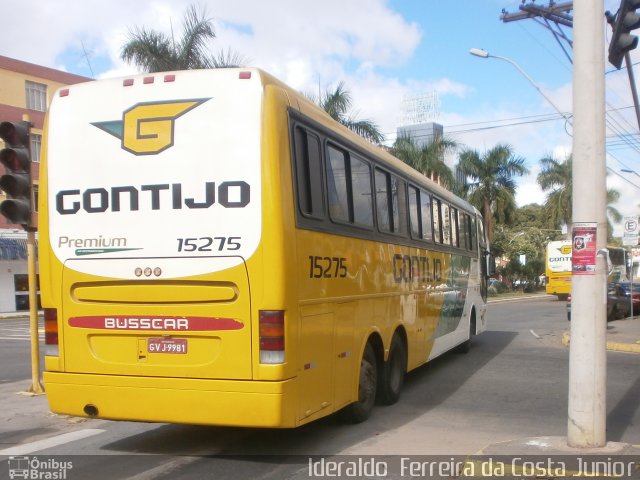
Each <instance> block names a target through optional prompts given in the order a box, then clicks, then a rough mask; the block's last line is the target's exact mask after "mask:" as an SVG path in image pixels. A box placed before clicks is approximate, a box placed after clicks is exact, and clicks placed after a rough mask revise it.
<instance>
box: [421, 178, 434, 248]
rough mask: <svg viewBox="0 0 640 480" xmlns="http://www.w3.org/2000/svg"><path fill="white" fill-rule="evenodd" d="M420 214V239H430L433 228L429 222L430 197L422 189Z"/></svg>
mask: <svg viewBox="0 0 640 480" xmlns="http://www.w3.org/2000/svg"><path fill="white" fill-rule="evenodd" d="M420 214H421V215H422V239H423V240H431V238H432V236H431V233H432V228H433V224H432V223H431V198H430V197H429V194H428V193H427V192H425V191H424V190H420Z"/></svg>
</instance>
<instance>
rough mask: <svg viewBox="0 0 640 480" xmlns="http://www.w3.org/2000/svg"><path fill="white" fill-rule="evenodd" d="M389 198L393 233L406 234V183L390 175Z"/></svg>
mask: <svg viewBox="0 0 640 480" xmlns="http://www.w3.org/2000/svg"><path fill="white" fill-rule="evenodd" d="M391 200H392V206H393V208H392V212H393V233H397V234H400V235H405V236H406V235H407V217H408V215H407V184H406V183H405V181H404V180H400V179H399V178H398V177H396V176H395V175H391Z"/></svg>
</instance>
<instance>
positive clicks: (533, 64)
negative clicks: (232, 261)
mask: <svg viewBox="0 0 640 480" xmlns="http://www.w3.org/2000/svg"><path fill="white" fill-rule="evenodd" d="M191 3H196V4H197V5H200V6H203V7H204V8H206V11H207V13H208V15H209V16H210V17H211V18H212V19H213V21H214V25H215V29H216V34H217V38H216V39H215V40H214V41H213V42H212V43H211V46H210V48H211V50H212V51H214V52H217V51H221V50H222V51H226V50H228V49H229V48H230V49H231V50H232V51H234V52H236V53H238V54H239V55H241V56H242V57H243V58H244V59H245V60H246V65H247V66H255V67H259V68H262V69H264V70H266V71H268V72H269V73H271V74H273V75H275V76H276V77H278V78H279V79H281V80H282V81H284V82H285V83H287V84H289V85H290V86H291V87H293V88H296V89H298V90H300V91H302V92H309V93H311V92H318V91H319V90H320V91H324V90H327V89H333V88H335V87H336V85H337V84H338V83H339V82H345V86H346V88H347V90H349V92H350V93H351V94H352V97H353V104H354V108H353V111H352V113H353V114H354V115H355V116H356V117H357V118H358V119H369V120H372V121H374V122H375V123H377V124H378V126H379V127H380V129H381V131H382V132H384V134H385V135H386V137H387V139H388V141H389V142H392V141H393V139H394V138H395V132H396V129H397V127H398V125H400V124H401V123H403V122H404V123H406V122H407V118H406V114H404V113H403V112H404V110H403V98H406V97H407V96H409V97H411V96H413V97H415V96H419V95H432V96H433V95H434V92H435V98H437V102H435V104H434V107H435V108H434V109H433V111H432V117H431V120H432V121H435V122H437V123H439V124H441V125H443V127H444V134H445V136H447V137H448V138H450V139H452V140H455V141H456V142H458V143H459V144H460V145H461V146H462V148H470V149H474V150H477V151H478V152H479V153H480V154H483V153H484V152H486V151H487V150H489V149H491V148H493V147H495V146H496V145H498V144H509V145H511V146H512V148H513V151H514V153H515V155H517V156H520V157H522V158H524V159H525V164H526V165H527V167H528V169H529V171H530V173H529V174H528V175H527V176H525V177H523V178H521V179H519V180H518V189H517V195H516V200H517V202H518V204H519V205H520V206H522V205H526V204H529V203H539V204H542V203H544V201H545V193H544V192H542V191H541V190H540V188H539V187H538V186H537V183H536V176H537V174H538V173H539V172H540V164H539V160H540V159H541V158H543V157H548V156H553V157H554V158H556V159H558V160H563V159H564V158H566V156H567V155H569V154H570V153H571V145H572V137H571V125H570V124H567V121H566V120H565V119H564V118H563V117H562V116H561V115H560V114H558V111H561V112H565V117H569V116H570V112H571V106H572V105H571V104H572V101H571V98H572V93H571V92H572V88H571V82H572V67H571V63H570V61H569V59H568V56H567V54H566V53H565V52H564V51H563V50H562V48H561V47H560V44H559V42H558V41H557V40H556V39H555V38H554V36H553V35H552V34H551V33H550V32H549V30H548V29H546V28H545V27H544V26H543V25H541V24H540V23H538V22H536V21H535V20H531V19H527V20H520V21H516V22H508V23H504V22H502V21H501V20H500V15H501V12H502V11H503V9H504V10H505V11H507V12H509V13H515V12H518V6H519V4H520V3H521V2H520V0H458V1H456V2H450V1H442V0H323V1H322V2H317V1H312V0H270V1H263V0H234V1H232V2H230V1H228V0H135V1H132V0H109V1H108V2H105V1H104V0H48V1H46V2H42V1H39V0H21V2H19V3H18V2H16V3H14V4H13V5H12V12H13V13H12V14H11V17H12V18H14V19H25V21H13V22H9V21H6V20H5V22H4V25H3V28H2V29H0V55H5V56H8V57H12V58H16V59H19V60H23V61H27V62H31V63H36V64H39V65H44V66H48V67H52V68H56V69H60V70H64V71H68V72H71V73H75V74H79V75H84V76H88V77H93V78H98V79H99V78H110V77H120V76H126V75H131V74H133V73H138V72H137V69H136V67H135V66H133V65H128V64H126V63H124V62H123V61H122V60H120V49H121V47H122V45H123V44H124V43H125V42H126V40H127V35H128V34H129V32H130V31H131V30H132V29H134V28H135V27H145V28H148V29H154V30H158V31H163V32H166V33H167V34H171V32H173V34H174V35H175V36H176V37H179V36H180V33H181V25H182V17H183V13H184V11H185V8H186V7H187V6H188V5H189V4H191ZM538 4H542V5H546V4H547V2H545V1H542V0H538ZM618 6H619V0H604V7H605V8H606V9H609V10H612V11H613V12H615V11H616V10H617V8H618ZM27 19H28V20H27ZM603 28H606V30H605V32H606V36H605V39H606V42H607V44H608V40H609V38H610V29H609V27H606V26H605V20H604V18H603ZM563 31H564V33H565V35H567V36H568V37H569V38H571V37H572V32H571V29H567V28H565V29H564V30H563ZM564 45H565V48H567V49H568V50H569V51H568V54H569V56H570V55H571V52H570V48H569V47H567V45H566V44H564ZM471 48H482V49H484V50H486V51H488V52H489V53H490V54H492V55H496V56H500V57H505V58H506V59H508V60H509V61H507V60H502V59H498V58H491V57H490V58H478V57H475V56H472V55H470V54H469V49H471ZM636 56H639V57H640V53H637V51H634V52H633V54H632V58H633V59H634V60H635V59H636ZM514 63H515V65H514ZM605 70H606V73H605V79H606V99H607V106H606V108H607V111H608V113H607V167H608V171H609V176H608V178H607V186H608V188H610V189H615V190H617V191H618V192H620V194H621V199H620V201H619V202H618V203H617V204H614V207H616V208H617V209H618V210H619V211H620V213H622V214H623V215H625V216H629V215H638V214H639V213H640V195H639V193H640V155H639V152H640V149H639V146H640V144H639V138H638V121H637V119H636V118H635V115H634V109H633V108H632V105H633V101H632V97H631V93H630V88H629V80H628V77H627V73H626V71H625V70H620V71H615V68H614V67H612V66H611V65H609V64H608V63H607V64H606V68H605ZM0 88H1V87H0ZM540 92H542V93H540ZM549 101H550V102H549ZM623 169H624V170H631V171H632V172H636V173H623V172H621V170H623ZM615 233H616V234H617V235H620V234H621V233H622V229H621V226H620V225H618V226H617V227H616V229H615Z"/></svg>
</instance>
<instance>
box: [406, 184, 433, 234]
mask: <svg viewBox="0 0 640 480" xmlns="http://www.w3.org/2000/svg"><path fill="white" fill-rule="evenodd" d="M409 223H410V227H411V237H412V238H416V239H419V240H431V228H432V225H431V202H430V200H429V194H428V193H426V192H425V191H424V190H420V189H418V188H416V187H413V186H410V187H409Z"/></svg>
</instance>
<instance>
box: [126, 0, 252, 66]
mask: <svg viewBox="0 0 640 480" xmlns="http://www.w3.org/2000/svg"><path fill="white" fill-rule="evenodd" d="M215 37H216V33H215V30H214V28H213V20H212V19H211V18H208V17H207V12H206V10H205V9H204V8H201V9H198V8H196V7H195V6H194V5H190V6H189V7H187V10H186V11H185V14H184V18H183V21H182V38H181V39H180V40H179V41H178V42H177V43H176V41H175V39H174V38H173V34H172V35H171V36H168V35H166V34H164V33H162V32H157V31H155V30H147V29H145V28H139V27H136V28H134V29H133V30H131V31H130V32H129V36H128V39H127V42H126V43H125V44H124V46H123V47H122V51H121V54H120V56H121V58H122V59H123V60H124V61H125V62H127V63H132V62H133V63H134V64H136V65H137V66H138V67H139V68H140V69H141V70H143V71H144V72H148V73H154V72H165V71H169V70H191V69H199V68H225V67H237V66H240V64H241V63H242V62H243V59H242V58H241V57H240V56H239V55H238V54H236V53H234V52H232V51H231V50H228V51H227V52H226V53H225V52H224V51H222V52H219V53H218V54H211V53H209V52H208V51H207V48H208V47H207V42H208V41H210V40H213V39H214V38H215Z"/></svg>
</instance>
